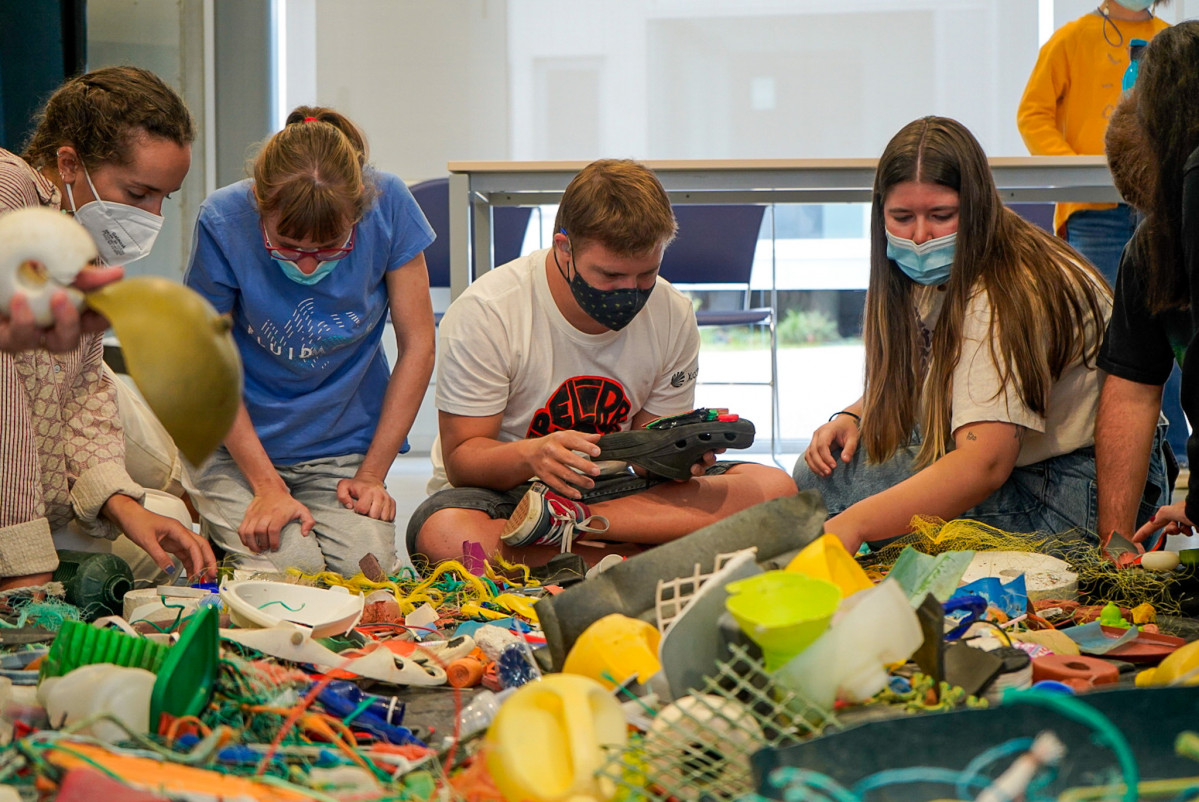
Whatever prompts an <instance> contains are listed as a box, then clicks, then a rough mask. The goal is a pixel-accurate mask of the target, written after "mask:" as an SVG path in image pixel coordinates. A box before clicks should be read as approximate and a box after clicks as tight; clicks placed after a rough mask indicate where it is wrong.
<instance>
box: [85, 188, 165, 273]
mask: <svg viewBox="0 0 1199 802" xmlns="http://www.w3.org/2000/svg"><path fill="white" fill-rule="evenodd" d="M82 169H83V177H84V178H86V179H87V185H88V186H89V187H91V189H92V196H93V197H95V200H94V201H90V202H89V203H85V204H83V206H82V208H78V209H76V208H75V194H74V193H73V192H72V191H71V185H70V184H66V188H67V198H68V199H69V200H70V201H71V209H72V210H73V211H74V212H75V220H76V222H78V223H79V224H81V225H82V226H83V227H84V228H86V229H87V230H88V233H89V234H91V235H92V239H93V240H95V241H96V250H98V251H99V252H100V259H101V260H102V261H103V262H104V264H106V265H111V266H116V265H127V264H129V263H130V262H136V261H137V260H138V259H141V258H143V257H145V256H149V254H150V249H151V248H153V247H154V240H155V239H157V237H158V232H159V231H160V230H162V217H161V216H160V215H157V214H152V213H150V212H147V211H145V210H144V209H139V208H137V207H136V206H129V205H128V204H124V203H116V202H114V201H102V200H100V194H99V193H98V192H96V185H95V184H93V183H92V177H91V176H90V175H88V172H87V168H86V167H84V168H82Z"/></svg>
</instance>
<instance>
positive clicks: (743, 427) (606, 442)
mask: <svg viewBox="0 0 1199 802" xmlns="http://www.w3.org/2000/svg"><path fill="white" fill-rule="evenodd" d="M753 442H754V425H753V423H751V422H750V421H747V420H745V419H744V418H741V419H739V420H735V421H706V422H703V423H686V424H683V425H681V426H675V427H673V428H670V429H637V430H635V431H629V432H613V433H612V434H606V435H604V436H603V437H601V438H600V439H599V441H598V443H597V445H598V446H599V447H600V454H599V456H598V457H596V459H597V460H605V459H618V460H624V461H625V462H631V463H633V464H634V465H640V466H641V467H642V468H645V469H646V470H647V471H650V472H651V473H655V474H657V475H659V476H665V477H666V478H668V479H690V478H691V466H692V465H694V464H695V463H696V462H698V461H699V460H700V458H701V457H703V455H704V454H705V453H706V452H708V451H711V450H712V449H714V448H749V447H750V446H751V445H753Z"/></svg>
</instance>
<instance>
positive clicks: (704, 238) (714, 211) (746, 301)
mask: <svg viewBox="0 0 1199 802" xmlns="http://www.w3.org/2000/svg"><path fill="white" fill-rule="evenodd" d="M765 213H766V207H765V206H753V205H742V204H680V205H678V206H675V207H674V215H675V219H676V220H678V224H679V231H678V235H677V236H676V237H675V240H674V242H672V243H671V244H670V247H668V248H667V249H666V254H665V255H664V256H663V258H662V270H661V275H662V277H663V278H665V279H666V280H667V281H669V282H670V283H671V284H673V285H675V286H676V287H677V288H678V289H680V290H682V291H684V292H688V293H694V294H697V296H698V297H700V298H701V306H700V308H699V309H697V310H696V313H695V317H696V322H698V323H699V325H700V326H765V327H766V330H767V333H768V335H769V337H770V378H769V379H763V380H761V381H705V382H704V384H713V385H750V386H763V387H769V388H770V456H771V458H772V459H773V460H774V461H775V463H776V464H778V465H779V467H783V464H782V462H781V461H780V453H779V449H780V448H781V443H782V438H781V437H780V434H779V396H778V339H777V336H776V332H775V319H776V316H775V311H774V308H773V307H772V306H759V307H751V306H750V300H751V296H750V286H749V284H750V273H751V271H752V270H753V264H754V252H755V251H756V250H757V247H758V235H759V233H760V231H761V229H762V220H763V218H764V216H765ZM701 293H702V295H700V294H701ZM721 298H726V299H727V298H732V299H734V302H733V303H732V304H727V303H726V304H720V303H718V302H717V301H718V300H719V299H721Z"/></svg>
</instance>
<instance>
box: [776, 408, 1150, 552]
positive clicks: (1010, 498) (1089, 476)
mask: <svg viewBox="0 0 1199 802" xmlns="http://www.w3.org/2000/svg"><path fill="white" fill-rule="evenodd" d="M1165 428H1166V427H1165V426H1158V427H1157V432H1156V434H1155V435H1154V439H1153V451H1152V454H1151V456H1150V459H1149V475H1148V477H1147V479H1146V482H1145V488H1144V491H1143V492H1142V494H1141V503H1140V507H1139V509H1138V511H1137V526H1141V525H1142V524H1144V523H1145V522H1146V521H1148V520H1149V518H1150V517H1151V516H1152V515H1153V514H1154V513H1155V512H1156V511H1157V508H1158V506H1160V505H1162V504H1168V503H1169V496H1170V491H1169V487H1168V485H1167V483H1166V468H1165V461H1164V459H1163V451H1162V448H1163V441H1164V439H1165ZM919 450H920V445H919V441H918V440H915V439H913V442H912V444H910V445H907V446H904V447H902V448H900V449H899V450H898V451H896V452H895V455H894V456H892V457H891V458H890V459H889V460H887V461H886V462H883V463H880V464H878V465H868V464H867V463H866V459H865V449H858V451H857V452H855V453H854V456H853V459H852V460H851V461H850V462H849V464H848V465H845V464H843V463H840V461H839V459H838V465H837V468H836V470H834V471H833V473H832V474H831V475H830V476H828V477H820V476H817V475H816V474H814V473H812V471H811V469H809V468H808V466H807V463H806V462H804V459H803V457H802V456H801V457H800V458H799V460H798V461H797V462H796V464H795V470H794V471H793V473H792V476H793V478H794V479H795V484H796V485H798V486H799V489H800V490H801V491H802V490H811V489H815V490H819V491H820V493H821V495H822V496H823V497H824V503H825V505H826V506H827V507H828V513H829V515H830V516H833V515H837V514H838V513H841V512H843V511H844V510H845V509H846V508H848V507H850V506H852V505H853V504H856V503H857V502H859V501H861V500H862V499H865V498H869V497H870V496H873V495H875V494H876V493H880V492H882V491H883V490H886V489H888V488H890V487H894V486H895V485H897V484H899V483H900V482H902V481H903V480H905V479H907V478H908V477H910V476H912V475H913V474H914V473H915V470H914V469H913V467H912V466H913V462H914V460H915V456H916V452H918V451H919ZM835 456H837V457H838V458H839V456H840V454H839V452H835ZM958 517H960V518H970V519H973V520H976V521H980V522H982V523H985V524H987V525H989V526H994V527H995V528H997V529H1002V530H1003V531H1005V532H1041V533H1044V534H1050V535H1053V534H1061V533H1065V532H1068V531H1070V530H1078V531H1081V532H1082V533H1084V535H1085V536H1086V537H1087V539H1088V540H1091V541H1092V542H1094V543H1096V544H1098V542H1099V540H1098V535H1097V534H1096V529H1097V528H1098V525H1099V495H1098V491H1097V489H1096V482H1095V449H1094V448H1093V447H1090V446H1087V447H1085V448H1080V449H1077V450H1075V451H1071V452H1070V453H1068V454H1060V455H1058V456H1056V457H1050V458H1049V459H1046V460H1042V461H1041V462H1035V463H1033V464H1031V465H1023V466H1020V467H1018V468H1014V469H1013V470H1012V473H1011V476H1009V477H1008V479H1007V481H1006V482H1004V483H1003V485H1002V486H1001V487H1000V488H999V489H998V490H996V491H995V492H994V493H992V494H991V495H990V496H988V497H987V498H986V499H984V500H983V501H981V502H980V503H979V504H977V505H976V506H974V507H972V508H971V509H969V510H966V511H965V512H963V513H962V514H961V515H960V516H958ZM1126 536H1131V533H1126ZM1147 547H1148V545H1147Z"/></svg>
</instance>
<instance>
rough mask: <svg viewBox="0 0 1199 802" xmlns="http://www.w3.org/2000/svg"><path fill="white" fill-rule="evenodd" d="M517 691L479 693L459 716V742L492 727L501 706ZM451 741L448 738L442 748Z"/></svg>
mask: <svg viewBox="0 0 1199 802" xmlns="http://www.w3.org/2000/svg"><path fill="white" fill-rule="evenodd" d="M516 690H517V689H516V688H508V689H507V690H503V691H500V692H499V693H494V692H492V691H488V690H482V691H479V692H478V693H477V694H476V695H475V698H474V699H471V701H470V704H468V705H467V706H466V707H464V708H462V713H461V714H460V715H459V716H458V740H460V741H464V740H466V739H467V738H469V737H470V736H472V735H474V734H475V733H478V732H482V731H483V730H485V729H487V728H488V727H490V726H491V722H492V720H493V719H494V718H495V714H496V713H497V712H499V709H500V705H501V704H502V703H503V702H504V700H505V699H507V698H508V697H509V696H511V695H512V694H513V693H514V692H515V691H516ZM451 740H453V739H452V737H449V736H447V737H446V739H445V742H444V744H443V745H442V747H443V748H445V747H446V746H448V745H449V743H450V741H451Z"/></svg>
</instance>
